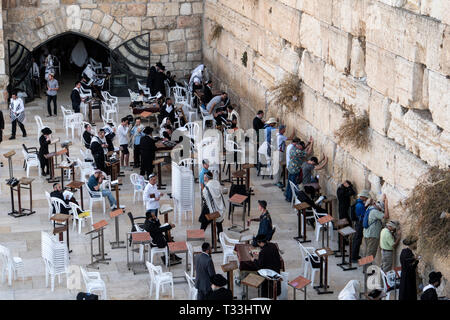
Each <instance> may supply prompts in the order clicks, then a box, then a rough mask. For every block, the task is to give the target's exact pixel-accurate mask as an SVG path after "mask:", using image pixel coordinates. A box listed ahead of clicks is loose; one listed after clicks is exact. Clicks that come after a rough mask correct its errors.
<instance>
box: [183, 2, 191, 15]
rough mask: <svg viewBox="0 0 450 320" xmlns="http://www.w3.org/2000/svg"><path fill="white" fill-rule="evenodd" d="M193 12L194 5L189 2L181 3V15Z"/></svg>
mask: <svg viewBox="0 0 450 320" xmlns="http://www.w3.org/2000/svg"><path fill="white" fill-rule="evenodd" d="M190 14H192V6H191V4H190V3H189V2H185V3H182V4H181V5H180V15H182V16H188V15H190Z"/></svg>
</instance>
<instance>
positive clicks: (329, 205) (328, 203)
mask: <svg viewBox="0 0 450 320" xmlns="http://www.w3.org/2000/svg"><path fill="white" fill-rule="evenodd" d="M335 200H336V197H335V196H331V195H328V196H327V197H326V198H325V199H324V200H323V203H325V209H326V210H327V213H328V215H330V216H333V201H335Z"/></svg>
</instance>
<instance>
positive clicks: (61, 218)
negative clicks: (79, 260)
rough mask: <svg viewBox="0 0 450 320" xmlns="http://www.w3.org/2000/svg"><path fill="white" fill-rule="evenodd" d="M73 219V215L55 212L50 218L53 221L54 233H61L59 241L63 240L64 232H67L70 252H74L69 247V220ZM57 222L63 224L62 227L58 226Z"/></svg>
mask: <svg viewBox="0 0 450 320" xmlns="http://www.w3.org/2000/svg"><path fill="white" fill-rule="evenodd" d="M70 219H72V216H71V215H69V214H63V213H57V214H54V215H53V216H52V217H51V218H50V220H51V221H53V228H54V229H53V234H59V241H63V240H64V239H63V238H64V237H63V232H64V231H66V232H67V237H66V241H67V250H69V253H71V252H72V250H70V247H69V220H70ZM56 224H58V225H61V227H56Z"/></svg>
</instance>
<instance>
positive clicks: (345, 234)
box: [338, 226, 356, 271]
mask: <svg viewBox="0 0 450 320" xmlns="http://www.w3.org/2000/svg"><path fill="white" fill-rule="evenodd" d="M338 233H339V240H340V243H341V255H342V262H341V263H338V266H339V267H341V268H342V270H344V271H349V270H355V269H356V267H352V238H353V234H355V233H356V230H355V229H353V228H352V227H350V226H347V227H345V228H342V229H339V230H338ZM346 238H347V239H348V241H349V254H348V257H349V258H348V259H349V261H348V262H346V261H345V239H346ZM347 266H348V267H347Z"/></svg>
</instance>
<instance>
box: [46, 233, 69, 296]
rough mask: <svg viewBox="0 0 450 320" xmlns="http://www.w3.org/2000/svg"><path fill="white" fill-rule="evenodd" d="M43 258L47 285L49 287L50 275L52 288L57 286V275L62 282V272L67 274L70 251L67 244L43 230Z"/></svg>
mask: <svg viewBox="0 0 450 320" xmlns="http://www.w3.org/2000/svg"><path fill="white" fill-rule="evenodd" d="M41 249H42V259H44V263H45V286H46V287H48V276H49V275H50V279H51V288H52V291H54V288H55V276H56V275H57V276H58V280H59V283H61V274H67V271H68V267H69V251H68V249H67V244H66V243H64V242H62V241H58V240H57V239H56V237H55V236H53V235H50V234H48V233H47V232H44V231H42V232H41Z"/></svg>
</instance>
